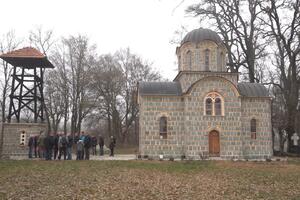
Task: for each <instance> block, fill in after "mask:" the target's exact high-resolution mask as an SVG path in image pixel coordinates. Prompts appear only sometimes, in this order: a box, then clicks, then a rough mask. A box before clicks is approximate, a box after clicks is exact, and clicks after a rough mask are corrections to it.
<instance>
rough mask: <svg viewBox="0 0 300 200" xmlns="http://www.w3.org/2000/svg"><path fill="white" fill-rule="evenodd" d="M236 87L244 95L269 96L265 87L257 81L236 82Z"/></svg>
mask: <svg viewBox="0 0 300 200" xmlns="http://www.w3.org/2000/svg"><path fill="white" fill-rule="evenodd" d="M237 88H238V91H239V93H240V94H241V95H242V96H245V97H269V92H268V90H267V88H266V87H265V86H263V85H262V84H259V83H238V85H237Z"/></svg>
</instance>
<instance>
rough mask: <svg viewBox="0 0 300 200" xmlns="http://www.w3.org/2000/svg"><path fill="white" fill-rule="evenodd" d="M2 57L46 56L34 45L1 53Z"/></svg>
mask: <svg viewBox="0 0 300 200" xmlns="http://www.w3.org/2000/svg"><path fill="white" fill-rule="evenodd" d="M0 57H1V58H8V57H9V58H13V57H15V58H44V57H46V56H45V55H44V54H42V53H41V52H40V51H38V50H37V49H35V48H33V47H25V48H22V49H18V50H14V51H11V52H8V53H5V54H2V55H0Z"/></svg>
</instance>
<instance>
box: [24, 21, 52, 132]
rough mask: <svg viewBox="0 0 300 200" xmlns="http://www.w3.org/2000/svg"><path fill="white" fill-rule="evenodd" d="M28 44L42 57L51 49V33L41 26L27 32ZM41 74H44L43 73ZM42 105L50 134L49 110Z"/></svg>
mask: <svg viewBox="0 0 300 200" xmlns="http://www.w3.org/2000/svg"><path fill="white" fill-rule="evenodd" d="M28 39H29V42H30V43H31V44H32V45H33V46H34V47H35V48H37V49H38V50H40V51H41V52H43V54H44V55H46V56H47V54H48V53H49V52H50V50H51V47H52V46H53V43H54V39H53V31H52V30H45V31H44V30H43V28H42V26H38V27H36V29H35V30H32V31H30V32H29V38H28ZM43 74H45V73H44V72H43ZM42 103H43V107H44V108H45V116H46V120H47V125H48V134H49V133H50V132H51V120H50V116H49V112H48V111H49V110H48V109H47V105H46V104H45V102H42Z"/></svg>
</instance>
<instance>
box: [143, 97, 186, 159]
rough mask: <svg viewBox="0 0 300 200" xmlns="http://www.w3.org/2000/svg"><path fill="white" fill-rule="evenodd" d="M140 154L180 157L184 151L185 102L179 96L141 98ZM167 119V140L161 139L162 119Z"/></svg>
mask: <svg viewBox="0 0 300 200" xmlns="http://www.w3.org/2000/svg"><path fill="white" fill-rule="evenodd" d="M139 106H140V116H139V120H140V135H139V151H140V152H139V153H140V154H141V155H148V156H149V157H156V158H157V157H158V156H159V155H160V154H162V155H164V156H165V157H180V155H182V154H183V153H182V151H183V146H182V145H183V135H184V129H183V121H184V118H183V101H182V98H181V97H178V96H169V97H168V96H140V97H139ZM162 116H166V117H167V129H168V133H167V138H166V139H163V138H161V137H160V130H159V120H160V117H162Z"/></svg>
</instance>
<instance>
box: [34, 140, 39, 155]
mask: <svg viewBox="0 0 300 200" xmlns="http://www.w3.org/2000/svg"><path fill="white" fill-rule="evenodd" d="M38 139H39V136H38V135H35V136H33V142H34V143H33V145H34V157H35V158H37V157H38V144H37V142H38Z"/></svg>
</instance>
